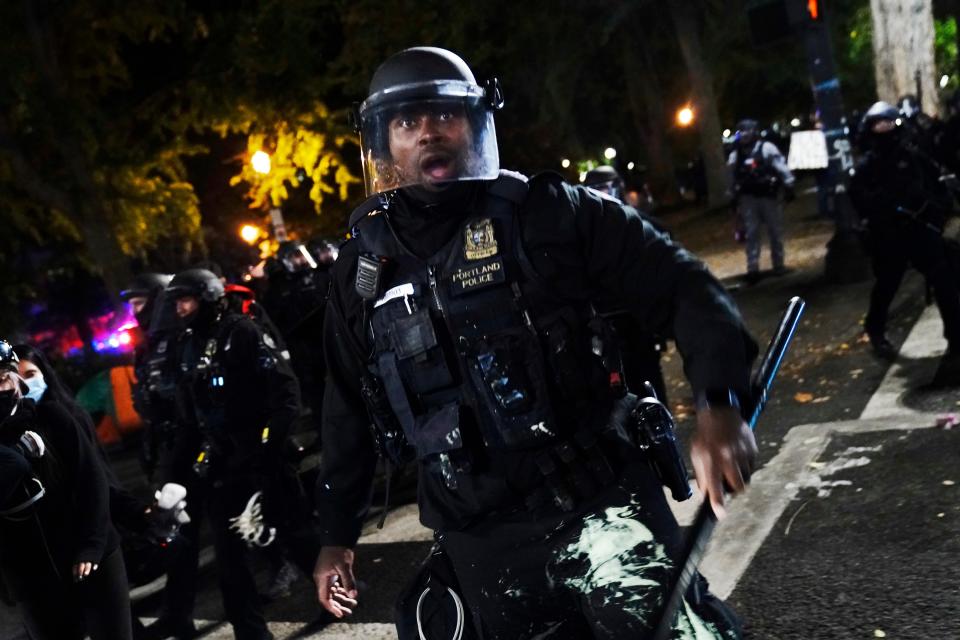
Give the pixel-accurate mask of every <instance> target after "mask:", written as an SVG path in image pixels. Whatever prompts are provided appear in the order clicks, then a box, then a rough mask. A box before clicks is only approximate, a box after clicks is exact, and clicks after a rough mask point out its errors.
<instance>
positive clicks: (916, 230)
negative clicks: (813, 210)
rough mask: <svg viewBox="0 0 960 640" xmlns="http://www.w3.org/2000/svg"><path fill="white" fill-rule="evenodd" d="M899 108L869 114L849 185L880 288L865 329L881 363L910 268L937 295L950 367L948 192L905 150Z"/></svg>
mask: <svg viewBox="0 0 960 640" xmlns="http://www.w3.org/2000/svg"><path fill="white" fill-rule="evenodd" d="M899 116H900V114H899V113H898V112H897V109H896V107H893V106H892V105H890V104H887V103H886V102H877V103H875V104H874V105H873V106H872V107H870V109H869V110H868V111H867V113H866V114H865V115H864V117H863V120H862V122H861V126H860V138H859V140H860V143H861V145H862V146H863V147H864V149H865V153H864V155H863V156H862V157H861V158H860V161H859V162H858V163H857V166H856V170H855V172H854V175H853V177H852V179H851V181H850V196H851V199H852V200H853V203H854V206H855V207H856V208H857V211H858V213H859V214H860V217H861V218H862V220H863V221H864V226H865V228H866V244H867V250H868V251H869V253H870V255H871V259H872V262H873V272H874V276H875V277H876V282H875V283H874V285H873V290H872V291H871V292H870V308H869V310H868V311H867V317H866V320H865V321H864V329H865V331H866V333H867V336H868V337H869V338H870V344H871V345H872V346H873V348H874V350H875V351H876V352H877V353H878V354H879V355H881V356H883V357H886V358H892V357H894V356H895V355H896V350H895V349H894V347H893V345H892V344H891V343H890V340H889V339H888V338H887V335H886V327H887V313H888V311H889V310H890V304H891V303H892V302H893V297H894V296H895V295H896V293H897V289H898V288H899V287H900V282H901V281H902V280H903V276H904V274H905V273H906V271H907V268H908V267H910V266H912V267H914V268H915V269H916V270H917V271H919V272H920V273H922V274H923V275H924V276H925V277H926V278H927V282H929V284H930V286H931V287H932V288H933V294H934V298H935V300H936V302H937V307H938V308H939V309H940V316H941V318H942V319H943V335H944V337H945V338H946V339H947V344H948V347H947V355H946V356H945V357H946V358H947V360H954V361H956V360H957V358H958V356H960V293H958V288H957V287H958V284H957V274H956V273H955V272H954V271H953V270H952V269H951V265H950V261H949V259H948V256H947V253H946V245H945V243H944V239H943V228H944V225H945V224H946V220H947V217H948V216H949V214H950V211H951V207H952V202H951V197H950V193H949V191H948V190H947V188H946V187H945V186H944V184H943V183H942V182H941V181H940V172H939V170H938V168H937V167H936V166H935V165H934V164H933V163H932V162H930V161H929V159H928V158H927V157H926V156H925V155H924V154H921V153H918V152H916V151H915V150H913V149H911V148H909V147H908V146H905V145H903V144H901V142H902V141H901V139H900V128H899V127H898V126H897V119H898V117H899Z"/></svg>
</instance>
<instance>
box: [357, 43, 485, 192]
mask: <svg viewBox="0 0 960 640" xmlns="http://www.w3.org/2000/svg"><path fill="white" fill-rule="evenodd" d="M502 106H503V98H502V95H501V93H500V89H499V84H498V83H497V81H496V80H490V81H488V82H487V83H486V84H485V86H483V87H481V86H480V85H479V84H477V80H476V78H474V75H473V72H472V71H471V70H470V67H468V66H467V63H466V62H464V61H463V59H461V58H460V56H458V55H457V54H455V53H453V52H451V51H447V50H446V49H440V48H436V47H414V48H412V49H406V50H404V51H401V52H400V53H397V54H395V55H393V56H391V57H390V58H388V59H387V61H386V62H384V63H383V64H382V65H380V67H379V68H378V69H377V70H376V72H375V73H374V74H373V78H372V79H371V80H370V91H369V95H368V97H367V99H366V100H364V101H363V103H362V104H361V105H360V106H359V107H358V108H357V111H356V124H357V131H358V133H359V134H360V148H361V151H362V157H361V161H362V164H363V178H364V183H365V185H366V189H367V195H373V194H376V193H383V192H386V191H391V190H394V189H398V188H403V187H413V188H414V189H413V190H412V192H413V193H414V194H415V195H417V194H419V195H421V196H422V195H425V194H426V195H427V196H428V197H429V194H431V193H438V192H442V191H444V190H445V189H446V188H447V187H449V186H450V185H451V184H454V183H456V182H458V181H463V180H492V179H494V178H496V177H497V175H498V173H499V170H500V157H499V152H498V150H497V134H496V129H495V128H494V124H493V112H494V111H495V110H497V109H500V108H501V107H502Z"/></svg>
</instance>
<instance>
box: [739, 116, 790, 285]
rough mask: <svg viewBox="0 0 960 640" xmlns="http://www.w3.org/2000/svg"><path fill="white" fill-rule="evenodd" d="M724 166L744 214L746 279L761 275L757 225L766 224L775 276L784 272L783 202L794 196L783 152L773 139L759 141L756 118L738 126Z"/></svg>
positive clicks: (740, 210)
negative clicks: (781, 194)
mask: <svg viewBox="0 0 960 640" xmlns="http://www.w3.org/2000/svg"><path fill="white" fill-rule="evenodd" d="M727 166H728V167H729V168H730V171H731V174H732V184H733V195H734V198H735V200H736V206H737V212H738V214H739V215H741V216H742V217H743V224H744V227H745V230H746V231H745V235H746V250H747V282H756V281H757V280H758V279H759V277H760V244H761V243H760V227H761V226H766V227H767V234H768V235H769V237H770V257H771V260H772V262H773V273H774V275H781V274H783V273H786V271H787V269H786V263H785V261H784V260H785V259H784V250H783V204H782V203H781V201H780V192H781V190H782V191H783V194H784V197H785V199H786V200H792V199H793V195H794V194H793V183H794V178H793V174H792V173H791V172H790V169H789V168H787V163H786V161H785V160H784V158H783V154H782V153H780V150H779V149H777V147H776V145H774V144H773V143H772V142H769V141H766V140H762V139H761V138H760V135H759V125H758V124H757V121H756V120H742V121H741V122H740V123H739V124H738V125H737V134H736V147H735V148H734V150H733V151H732V152H731V153H730V156H729V158H728V160H727Z"/></svg>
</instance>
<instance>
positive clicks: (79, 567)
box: [73, 562, 100, 582]
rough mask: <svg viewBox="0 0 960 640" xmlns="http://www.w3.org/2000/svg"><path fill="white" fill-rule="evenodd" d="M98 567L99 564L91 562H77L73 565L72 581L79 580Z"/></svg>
mask: <svg viewBox="0 0 960 640" xmlns="http://www.w3.org/2000/svg"><path fill="white" fill-rule="evenodd" d="M99 568H100V565H97V564H94V563H92V562H78V563H77V564H75V565H73V581H74V582H80V581H81V580H83V579H84V578H86V577H88V576H89V575H90V574H91V573H93V572H94V571H96V570H97V569H99Z"/></svg>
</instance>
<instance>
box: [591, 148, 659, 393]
mask: <svg viewBox="0 0 960 640" xmlns="http://www.w3.org/2000/svg"><path fill="white" fill-rule="evenodd" d="M583 186H585V187H590V188H591V189H595V190H597V191H599V192H601V193H604V194H606V195H608V196H610V197H611V198H615V199H616V200H617V202H618V203H619V204H620V205H621V206H622V207H623V208H624V209H625V210H627V211H629V212H635V213H636V214H637V215H639V216H640V217H641V218H643V220H644V221H645V222H647V223H649V224H650V225H651V226H652V227H653V228H654V229H656V230H657V231H659V232H660V233H663V234H665V235H667V236H669V235H670V234H669V232H668V231H667V229H666V227H665V226H664V225H663V223H662V222H661V221H660V220H659V219H657V218H656V217H654V216H653V215H650V214H649V213H646V212H643V211H640V210H639V209H636V208H634V207H631V206H630V205H628V204H626V203H624V201H623V194H624V184H623V178H621V177H620V174H619V173H618V172H617V170H616V169H614V168H613V167H611V166H607V165H601V166H599V167H597V168H595V169H591V170H590V171H587V175H586V176H585V177H584V179H583ZM601 314H602V315H603V316H604V317H605V318H606V319H607V320H609V321H610V323H611V325H612V327H613V330H614V332H615V337H616V340H617V343H618V344H619V347H620V358H621V360H622V361H623V373H624V377H625V382H626V384H627V386H628V387H629V388H630V390H631V391H633V392H634V393H637V394H640V395H646V390H645V389H644V388H643V383H644V382H649V383H650V385H651V386H652V387H653V390H654V391H655V392H656V394H657V399H659V400H660V402H662V403H663V404H665V405H666V404H667V385H666V383H664V380H663V369H662V368H661V367H660V356H661V354H662V353H663V352H664V351H666V348H667V341H666V340H664V339H663V338H661V337H659V336H656V335H654V334H652V333H650V331H648V330H646V329H644V328H643V326H642V325H641V324H640V322H639V320H638V319H637V318H636V317H635V316H633V315H631V314H630V313H628V312H626V311H625V310H622V309H612V310H606V309H604V310H602V311H601Z"/></svg>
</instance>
